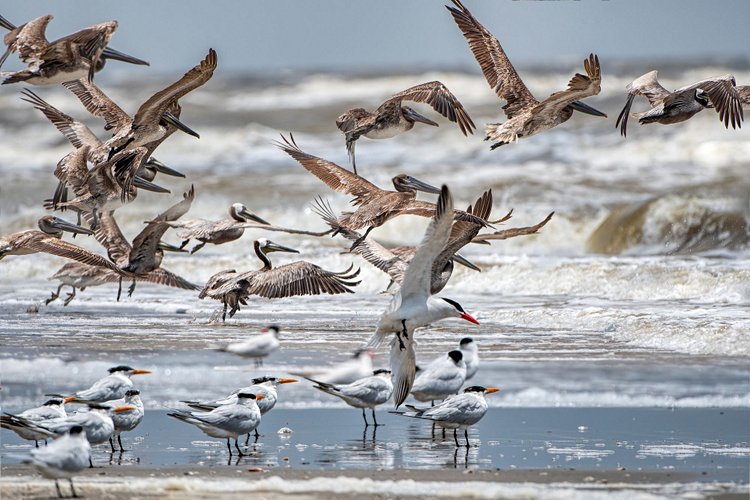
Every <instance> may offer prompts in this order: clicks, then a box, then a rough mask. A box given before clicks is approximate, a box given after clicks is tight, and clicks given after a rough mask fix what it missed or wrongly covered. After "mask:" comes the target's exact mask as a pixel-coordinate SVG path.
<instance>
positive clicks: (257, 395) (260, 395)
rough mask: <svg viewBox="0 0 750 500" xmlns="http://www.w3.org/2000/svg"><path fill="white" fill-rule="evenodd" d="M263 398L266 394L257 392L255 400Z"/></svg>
mask: <svg viewBox="0 0 750 500" xmlns="http://www.w3.org/2000/svg"><path fill="white" fill-rule="evenodd" d="M263 398H265V396H264V395H263V394H256V395H255V400H256V401H260V400H261V399H263Z"/></svg>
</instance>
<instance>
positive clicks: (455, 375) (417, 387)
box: [411, 351, 466, 401]
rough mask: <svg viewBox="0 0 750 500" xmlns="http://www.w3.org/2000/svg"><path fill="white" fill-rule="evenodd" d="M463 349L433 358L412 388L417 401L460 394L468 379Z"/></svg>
mask: <svg viewBox="0 0 750 500" xmlns="http://www.w3.org/2000/svg"><path fill="white" fill-rule="evenodd" d="M463 357H464V356H463V354H462V353H461V351H451V352H449V353H448V354H447V355H445V354H444V355H442V356H440V357H438V358H437V359H435V360H433V361H432V362H431V363H430V364H429V365H427V368H425V369H424V370H421V371H420V372H419V376H418V377H417V379H416V380H415V381H414V385H413V386H412V388H411V395H412V396H414V399H416V400H417V401H434V400H436V399H445V398H447V397H448V396H450V395H452V394H458V391H460V390H461V386H462V385H464V381H465V380H466V363H465V362H464V359H463Z"/></svg>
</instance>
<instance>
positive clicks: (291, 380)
mask: <svg viewBox="0 0 750 500" xmlns="http://www.w3.org/2000/svg"><path fill="white" fill-rule="evenodd" d="M295 382H299V380H297V379H296V378H283V377H282V378H280V379H279V384H293V383H295Z"/></svg>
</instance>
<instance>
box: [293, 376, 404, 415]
mask: <svg viewBox="0 0 750 500" xmlns="http://www.w3.org/2000/svg"><path fill="white" fill-rule="evenodd" d="M305 378H307V377H305ZM307 380H309V381H310V382H313V383H314V384H315V385H314V386H313V387H315V388H316V389H318V390H321V391H323V392H325V393H326V394H330V395H331V396H336V397H338V398H341V399H343V400H344V401H345V402H346V404H348V405H349V406H353V407H354V408H362V418H363V419H364V420H365V427H367V426H369V425H370V424H369V423H368V422H367V415H366V414H365V408H370V410H372V421H373V422H374V425H375V427H377V426H378V420H377V419H376V418H375V407H376V406H379V405H382V404H383V403H385V402H386V401H388V400H389V399H391V395H392V394H393V383H392V382H391V371H390V370H375V371H374V372H372V375H371V376H369V377H365V378H361V379H359V380H356V381H354V382H352V383H351V384H347V385H333V384H326V383H325V382H320V381H318V380H315V379H312V378H307Z"/></svg>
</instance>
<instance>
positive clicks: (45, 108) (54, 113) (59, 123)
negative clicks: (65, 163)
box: [21, 89, 102, 148]
mask: <svg viewBox="0 0 750 500" xmlns="http://www.w3.org/2000/svg"><path fill="white" fill-rule="evenodd" d="M21 94H23V96H24V97H22V98H21V100H22V101H26V102H28V103H30V104H32V105H33V106H34V107H35V108H36V109H38V110H39V111H41V112H42V114H44V116H46V117H47V119H48V120H49V121H50V122H52V124H53V125H54V126H55V127H56V128H57V130H59V131H60V133H62V134H63V135H64V136H65V138H66V139H68V141H70V143H71V144H72V145H73V146H75V147H76V148H80V147H82V146H84V145H87V146H90V147H92V148H96V147H98V146H101V144H102V141H100V140H99V138H98V137H97V136H96V135H94V133H93V132H92V131H91V129H90V128H88V127H87V126H86V124H84V123H81V122H79V121H77V120H75V119H74V118H73V117H72V116H70V115H67V114H65V113H63V112H62V111H60V110H59V109H57V108H56V107H54V106H52V105H51V104H50V103H48V102H47V101H45V100H44V99H42V98H41V97H39V96H38V95H37V94H35V93H34V92H33V91H31V90H29V89H24V90H22V91H21Z"/></svg>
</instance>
